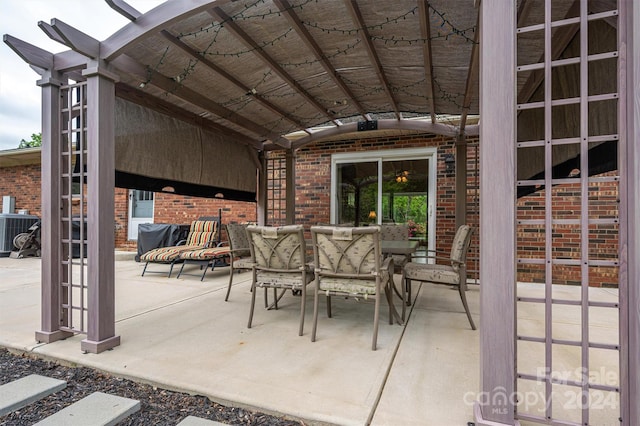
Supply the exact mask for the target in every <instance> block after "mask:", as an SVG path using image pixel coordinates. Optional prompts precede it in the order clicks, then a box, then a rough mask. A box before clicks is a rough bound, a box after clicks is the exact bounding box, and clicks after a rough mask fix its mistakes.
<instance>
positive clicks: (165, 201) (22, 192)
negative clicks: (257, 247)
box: [0, 164, 256, 250]
mask: <svg viewBox="0 0 640 426" xmlns="http://www.w3.org/2000/svg"><path fill="white" fill-rule="evenodd" d="M40 182H41V174H40V164H33V165H28V166H16V167H2V168H0V196H2V195H11V196H14V197H15V198H16V212H17V211H18V210H20V209H27V210H29V213H30V214H33V215H36V216H41V215H42V214H41V210H40V205H41V202H40ZM128 194H129V192H128V190H127V189H124V188H115V199H114V202H115V244H116V247H117V248H120V249H128V250H135V249H136V246H137V244H136V241H129V240H128V222H129V195H128ZM154 196H155V218H154V222H155V223H190V222H191V221H192V220H195V219H197V218H198V217H201V216H217V215H218V209H222V221H223V223H229V222H255V221H256V204H255V203H245V202H237V201H226V200H219V199H208V198H198V197H183V196H178V195H174V194H163V193H156V194H155V195H154Z"/></svg>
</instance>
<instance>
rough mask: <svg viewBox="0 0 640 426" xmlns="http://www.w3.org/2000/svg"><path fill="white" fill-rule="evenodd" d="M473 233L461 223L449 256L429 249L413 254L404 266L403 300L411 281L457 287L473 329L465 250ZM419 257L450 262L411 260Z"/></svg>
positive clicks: (407, 297) (408, 291) (409, 293)
mask: <svg viewBox="0 0 640 426" xmlns="http://www.w3.org/2000/svg"><path fill="white" fill-rule="evenodd" d="M472 234H473V228H472V227H470V226H469V225H462V226H460V227H459V228H458V230H457V231H456V235H455V237H454V238H453V244H452V245H451V253H450V255H449V257H441V256H438V255H437V254H438V253H440V252H435V255H433V253H434V252H433V251H429V252H428V254H427V255H426V256H413V257H412V261H411V262H409V263H407V264H406V265H405V267H404V274H403V277H402V278H403V281H404V283H405V285H404V290H405V291H406V293H407V295H406V298H405V300H410V299H411V281H413V280H415V281H422V282H430V283H434V284H445V285H449V286H452V287H457V288H458V292H459V293H460V298H461V299H462V305H463V306H464V310H465V312H466V313H467V318H468V319H469V324H471V329H473V330H475V329H476V325H475V324H474V323H473V318H471V312H470V311H469V305H468V304H467V296H466V291H467V265H466V262H467V252H468V251H469V246H470V245H471V235H472ZM419 257H426V258H427V259H435V260H436V261H437V260H446V261H448V262H449V263H450V264H447V265H443V264H437V263H436V264H434V263H417V262H413V259H417V258H419Z"/></svg>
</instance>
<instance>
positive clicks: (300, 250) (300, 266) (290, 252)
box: [247, 225, 313, 336]
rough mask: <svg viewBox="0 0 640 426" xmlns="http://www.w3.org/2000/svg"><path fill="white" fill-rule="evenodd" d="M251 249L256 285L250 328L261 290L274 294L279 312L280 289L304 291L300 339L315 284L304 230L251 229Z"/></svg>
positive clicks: (249, 232)
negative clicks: (270, 291)
mask: <svg viewBox="0 0 640 426" xmlns="http://www.w3.org/2000/svg"><path fill="white" fill-rule="evenodd" d="M247 236H248V238H249V249H250V251H251V261H252V263H253V265H252V272H253V276H252V282H251V292H252V294H251V310H250V311H249V323H248V325H247V327H248V328H251V322H252V320H253V311H254V307H255V302H256V292H257V289H258V287H262V288H264V289H265V304H266V303H267V301H266V297H267V292H266V290H267V289H269V288H272V289H273V290H274V298H275V301H274V303H273V306H274V307H275V309H278V300H279V298H278V297H277V291H278V289H283V290H285V291H286V290H291V291H292V292H294V291H301V298H300V328H299V335H300V336H302V333H303V330H304V311H305V301H306V296H307V285H308V284H309V283H310V282H311V281H312V280H313V270H312V267H311V265H309V264H307V262H306V245H305V240H304V229H303V227H302V226H301V225H290V226H282V227H269V226H254V225H251V226H248V227H247Z"/></svg>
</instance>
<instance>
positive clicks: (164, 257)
mask: <svg viewBox="0 0 640 426" xmlns="http://www.w3.org/2000/svg"><path fill="white" fill-rule="evenodd" d="M200 248H202V247H200V246H171V247H159V248H156V249H153V250H149V251H148V252H146V253H144V254H143V255H141V256H140V261H142V262H159V263H171V262H173V261H175V260H176V259H178V257H180V253H182V252H185V251H189V250H196V249H200Z"/></svg>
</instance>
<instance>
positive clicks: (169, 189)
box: [162, 186, 176, 193]
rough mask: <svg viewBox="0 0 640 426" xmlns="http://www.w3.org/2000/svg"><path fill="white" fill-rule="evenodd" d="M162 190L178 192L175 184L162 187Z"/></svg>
mask: <svg viewBox="0 0 640 426" xmlns="http://www.w3.org/2000/svg"><path fill="white" fill-rule="evenodd" d="M162 192H169V193H174V192H176V189H175V188H174V187H173V186H165V187H164V188H162Z"/></svg>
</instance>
